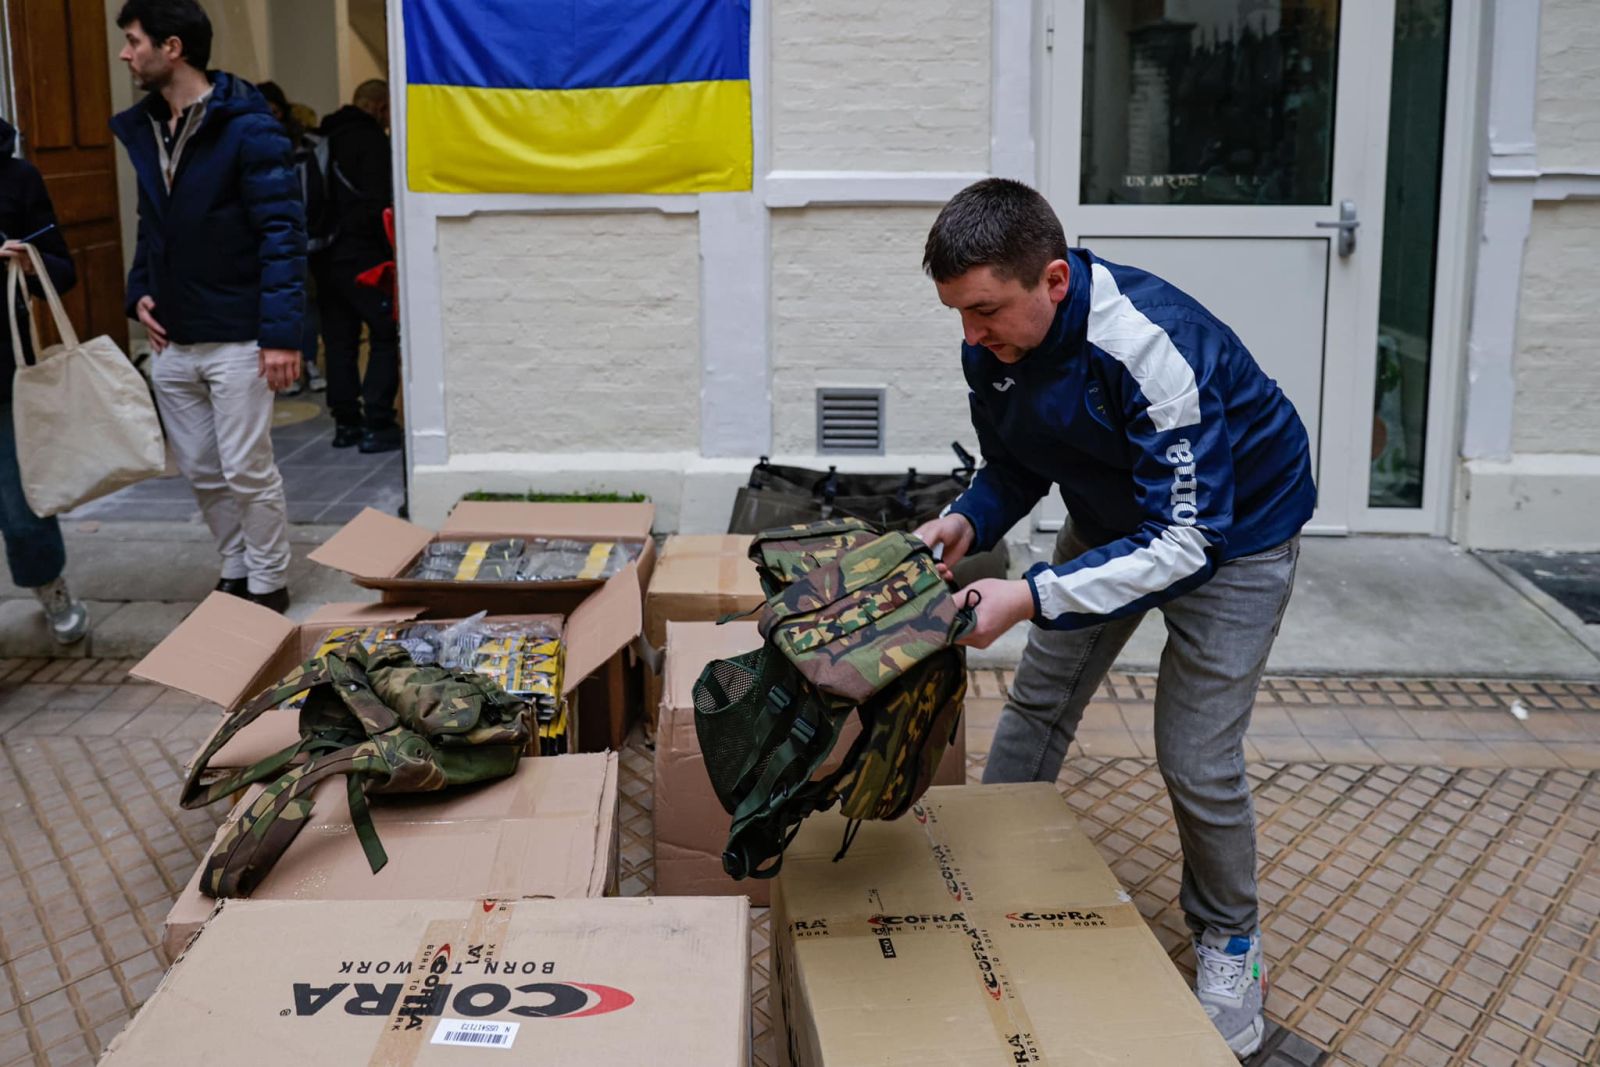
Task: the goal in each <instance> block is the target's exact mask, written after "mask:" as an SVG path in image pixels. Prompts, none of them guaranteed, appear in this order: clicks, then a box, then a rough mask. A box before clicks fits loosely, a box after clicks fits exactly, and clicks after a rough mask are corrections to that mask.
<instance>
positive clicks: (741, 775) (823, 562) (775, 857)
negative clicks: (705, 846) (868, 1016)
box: [694, 519, 972, 878]
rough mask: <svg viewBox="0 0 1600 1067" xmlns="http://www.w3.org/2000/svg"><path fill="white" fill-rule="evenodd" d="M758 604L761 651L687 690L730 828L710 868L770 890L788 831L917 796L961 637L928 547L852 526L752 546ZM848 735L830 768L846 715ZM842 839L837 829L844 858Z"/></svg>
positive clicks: (938, 733)
mask: <svg viewBox="0 0 1600 1067" xmlns="http://www.w3.org/2000/svg"><path fill="white" fill-rule="evenodd" d="M750 556H751V558H752V559H753V560H754V561H755V564H756V569H757V571H758V573H759V574H760V577H761V582H762V587H763V588H764V589H765V590H766V592H767V602H766V604H765V605H763V606H762V608H761V609H760V622H759V628H760V630H761V634H762V636H763V637H764V638H765V639H766V641H765V643H764V644H763V646H762V647H761V648H760V649H757V650H756V651H754V652H750V653H746V654H745V655H742V656H736V657H734V658H732V659H727V660H718V661H715V662H713V663H711V664H709V665H707V667H706V669H705V670H704V671H703V672H702V673H701V675H700V678H699V680H698V681H697V682H696V683H695V688H694V699H695V728H696V732H697V733H698V734H699V737H700V747H701V751H702V753H703V754H704V757H705V762H706V769H707V772H708V773H709V774H710V776H711V782H712V786H713V787H714V788H715V789H716V792H717V797H718V799H719V800H720V801H721V802H722V805H723V807H724V808H725V809H726V810H727V811H728V813H729V814H731V815H732V816H733V824H732V826H731V827H730V830H729V837H728V847H727V850H726V851H725V852H724V853H723V856H722V863H723V867H724V869H726V870H727V872H728V874H729V875H731V876H732V877H734V878H743V877H746V876H750V877H756V878H770V877H771V876H772V875H774V874H776V873H777V872H778V868H779V867H780V865H781V864H782V853H783V850H784V848H785V847H787V845H788V843H789V840H790V839H791V838H792V837H793V835H794V831H795V830H796V829H797V828H798V827H799V824H800V822H801V820H803V819H804V818H805V817H806V816H807V815H809V814H811V813H812V812H814V811H825V810H827V809H828V808H830V807H832V806H833V805H834V804H835V803H839V804H840V808H841V811H842V812H843V814H844V815H845V817H846V818H847V819H850V820H861V819H893V818H897V817H899V816H900V815H902V814H904V813H905V812H906V811H907V810H908V809H909V808H910V807H911V805H912V803H914V802H915V801H916V799H917V798H918V797H920V796H921V795H922V794H923V792H924V791H926V789H927V788H928V784H929V783H930V782H931V781H932V779H933V774H934V771H935V770H936V769H937V768H938V766H939V761H940V759H941V758H942V757H943V756H944V750H945V748H946V746H947V745H949V743H950V742H951V740H953V738H954V736H955V731H956V729H957V728H958V726H959V724H960V718H961V707H962V701H963V699H964V698H965V695H966V661H965V656H964V652H963V650H962V649H961V648H960V647H958V646H957V645H956V644H955V642H956V640H957V639H958V638H959V637H960V636H961V635H962V634H964V633H965V632H966V631H967V630H968V629H969V628H970V627H971V625H972V615H971V613H970V611H966V610H961V609H958V607H957V605H956V602H955V598H954V597H953V596H952V595H951V593H950V590H949V588H948V586H947V585H946V584H945V582H944V580H943V579H941V578H940V577H939V575H938V573H937V571H936V570H935V567H934V562H933V559H932V556H931V554H930V552H929V549H928V547H927V546H926V545H924V544H922V542H920V541H918V540H916V539H915V538H913V537H911V536H909V535H908V534H904V533H889V534H882V533H879V532H878V531H877V530H875V529H873V528H872V527H870V526H868V525H867V524H866V523H864V522H861V521H860V520H857V519H838V520H830V521H825V522H819V523H812V524H810V525H808V526H795V527H784V528H781V529H777V530H769V531H766V532H764V533H762V534H759V535H757V536H756V538H755V540H754V541H753V543H752V544H751V548H750ZM852 710H854V711H855V712H856V714H857V717H858V718H859V720H860V723H861V733H860V736H859V737H857V738H856V740H855V741H854V742H853V743H852V744H851V746H850V748H849V750H848V751H847V752H846V753H845V754H844V758H843V762H842V763H841V764H840V765H839V767H838V768H837V769H836V770H834V771H832V772H831V773H828V774H826V775H824V776H823V777H821V778H816V777H814V776H815V775H817V774H818V772H819V771H820V770H821V769H822V767H823V765H824V764H825V763H827V761H828V759H829V757H830V756H831V755H832V754H833V752H834V749H835V747H836V746H837V744H838V741H839V735H840V731H841V730H842V728H843V727H844V724H845V721H846V719H847V718H848V717H849V714H850V712H851V711H852ZM852 832H853V828H850V829H847V831H846V839H845V846H844V848H841V849H840V856H843V855H844V852H845V849H847V848H848V847H849V840H850V836H851V834H852Z"/></svg>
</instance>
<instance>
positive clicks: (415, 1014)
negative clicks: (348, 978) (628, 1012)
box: [279, 945, 634, 1030]
mask: <svg viewBox="0 0 1600 1067" xmlns="http://www.w3.org/2000/svg"><path fill="white" fill-rule="evenodd" d="M425 959H426V964H425V965H424V966H423V967H422V968H420V974H412V975H411V977H410V978H409V979H408V980H406V981H402V982H384V983H378V982H330V983H328V984H327V985H316V984H314V983H311V982H295V983H293V989H292V992H293V1000H294V1007H293V1009H284V1010H283V1011H282V1012H280V1013H279V1014H280V1015H295V1016H299V1017H302V1018H304V1017H310V1016H314V1015H317V1014H319V1013H320V1012H323V1011H340V1012H342V1013H343V1014H345V1015H381V1016H389V1017H391V1018H392V1019H393V1020H394V1022H395V1024H396V1025H397V1027H398V1028H401V1029H406V1030H411V1029H415V1028H417V1027H420V1026H421V1025H422V1022H423V1020H424V1019H427V1018H431V1017H435V1016H440V1015H443V1014H445V1013H446V1012H447V1011H448V1012H449V1013H450V1014H452V1015H457V1016H464V1017H466V1018H469V1019H482V1018H487V1017H489V1016H494V1015H499V1014H502V1013H506V1014H510V1015H516V1016H520V1017H522V1018H524V1019H581V1018H585V1017H588V1016H594V1015H605V1014H608V1013H610V1012H614V1011H620V1010H622V1009H623V1008H626V1007H628V1006H629V1005H631V1004H632V1003H633V1001H634V997H633V994H632V993H629V992H627V991H626V990H623V989H618V988H616V987H615V986H608V985H599V984H596V983H593V982H572V981H534V982H524V983H522V984H517V983H516V982H515V981H514V980H512V981H493V980H491V976H499V977H504V978H508V979H510V978H511V976H513V975H525V974H541V973H542V974H550V973H551V972H553V971H554V970H555V964H554V962H543V963H540V962H534V961H507V960H497V959H494V958H493V956H492V954H491V953H490V952H488V951H485V946H482V945H469V946H467V948H466V951H465V952H464V953H462V954H461V958H460V959H456V960H453V959H452V952H451V948H450V946H449V945H440V946H439V947H438V948H437V949H431V948H430V950H429V952H428V954H427V956H426V957H425ZM383 971H384V964H382V963H380V964H378V965H377V966H376V967H374V966H373V964H372V962H371V961H347V962H346V963H345V964H344V965H343V966H342V967H341V968H340V973H342V974H351V973H354V974H367V973H378V974H382V973H383ZM396 973H399V974H411V967H410V966H409V965H406V966H404V967H403V969H402V968H398V967H397V968H396Z"/></svg>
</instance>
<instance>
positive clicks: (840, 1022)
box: [771, 782, 1239, 1067]
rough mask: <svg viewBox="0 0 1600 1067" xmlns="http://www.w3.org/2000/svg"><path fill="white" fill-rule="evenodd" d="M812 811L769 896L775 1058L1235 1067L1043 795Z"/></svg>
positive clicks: (988, 794) (1146, 933)
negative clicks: (863, 813)
mask: <svg viewBox="0 0 1600 1067" xmlns="http://www.w3.org/2000/svg"><path fill="white" fill-rule="evenodd" d="M843 825H844V822H843V820H842V819H840V818H839V817H838V816H837V815H829V816H813V817H812V818H811V819H808V820H807V821H806V825H805V826H804V828H803V829H802V830H801V831H800V834H799V836H798V837H796V838H795V840H794V843H793V844H791V845H790V846H789V850H788V852H787V853H786V854H785V855H786V858H785V860H784V864H783V870H782V872H781V873H779V875H778V877H777V879H776V883H777V884H776V886H775V887H774V889H773V894H772V916H771V917H772V963H771V975H772V990H773V991H772V997H771V1004H772V1011H773V1028H774V1032H775V1034H776V1043H777V1048H778V1059H779V1062H780V1063H783V1064H787V1065H791V1067H796V1065H806V1067H820V1065H823V1064H826V1065H827V1067H844V1065H854V1064H868V1063H870V1064H882V1065H902V1064H903V1065H906V1067H911V1065H917V1067H923V1065H926V1064H979V1063H993V1064H1001V1063H1006V1064H1025V1063H1037V1064H1045V1063H1048V1064H1053V1065H1057V1067H1078V1065H1083V1067H1089V1065H1094V1067H1104V1065H1110V1064H1119V1065H1125V1067H1155V1065H1165V1064H1173V1065H1177V1064H1182V1065H1183V1067H1238V1062H1239V1061H1238V1059H1237V1058H1236V1057H1235V1056H1234V1055H1233V1053H1231V1052H1230V1051H1229V1050H1228V1046H1227V1044H1226V1043H1225V1042H1224V1041H1223V1040H1222V1037H1221V1035H1219V1034H1218V1033H1217V1031H1216V1028H1215V1027H1213V1026H1212V1025H1211V1022H1210V1020H1209V1019H1207V1018H1206V1014H1205V1011H1204V1010H1203V1009H1202V1008H1201V1007H1200V1003H1199V1001H1198V1000H1196V999H1195V996H1194V993H1193V992H1191V991H1190V989H1189V987H1188V985H1187V984H1186V983H1185V982H1184V980H1183V978H1182V977H1181V976H1180V975H1179V974H1178V971H1177V969H1176V968H1175V967H1174V966H1173V965H1172V961H1171V960H1170V959H1168V957H1167V954H1166V952H1165V951H1164V950H1163V949H1162V947H1161V944H1160V942H1158V941H1157V940H1156V938H1155V935H1154V934H1152V933H1151V932H1150V929H1149V927H1148V926H1146V925H1145V922H1144V919H1143V918H1142V917H1141V916H1140V914H1139V911H1138V909H1137V908H1136V907H1135V906H1134V905H1133V904H1132V903H1131V901H1130V900H1129V898H1128V896H1127V894H1126V893H1124V892H1123V890H1122V887H1121V886H1120V885H1118V884H1117V880H1116V877H1115V876H1114V875H1113V874H1112V873H1111V871H1110V869H1108V868H1107V867H1106V865H1105V862H1104V861H1103V860H1101V858H1100V856H1099V854H1098V853H1097V852H1096V851H1095V848H1094V845H1093V844H1092V843H1091V842H1090V841H1089V839H1088V838H1087V837H1085V836H1084V834H1083V833H1082V831H1080V830H1079V829H1078V827H1077V825H1076V824H1075V823H1074V821H1073V819H1072V816H1071V814H1070V812H1069V810H1068V808H1067V806H1066V803H1065V802H1064V801H1063V800H1062V799H1061V797H1060V795H1059V794H1058V793H1057V792H1056V790H1055V787H1054V786H1053V785H1051V784H1049V783H1044V782H1035V783H1030V784H1027V785H1002V786H967V787H965V788H963V789H945V788H940V789H930V790H929V791H928V793H927V795H926V796H925V798H924V799H923V801H922V803H921V804H919V805H918V806H917V808H916V809H915V810H914V811H913V813H912V814H911V815H908V816H907V817H906V818H903V819H900V820H897V821H895V822H867V823H862V824H861V830H860V834H859V836H858V837H857V838H856V840H855V843H854V844H853V845H852V846H851V848H850V852H849V854H848V855H847V856H846V857H845V858H844V859H843V860H841V861H840V862H838V863H834V862H833V855H834V853H835V852H836V851H837V850H838V847H839V833H840V830H841V828H842V827H843Z"/></svg>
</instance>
